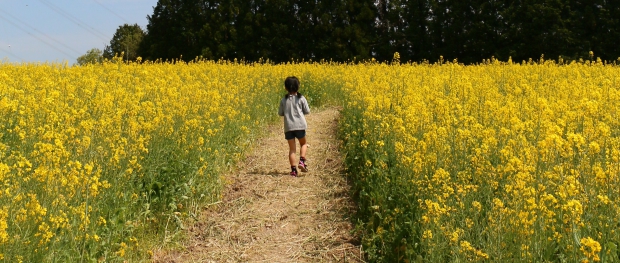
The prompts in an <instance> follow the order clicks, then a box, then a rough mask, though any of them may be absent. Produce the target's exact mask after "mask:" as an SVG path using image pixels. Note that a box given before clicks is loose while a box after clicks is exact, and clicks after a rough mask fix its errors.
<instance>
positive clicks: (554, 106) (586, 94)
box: [341, 57, 620, 262]
mask: <svg viewBox="0 0 620 263" xmlns="http://www.w3.org/2000/svg"><path fill="white" fill-rule="evenodd" d="M396 59H397V57H396ZM349 70H350V73H349V74H345V75H343V76H342V78H343V80H344V83H345V84H344V85H345V86H344V87H343V91H342V92H343V94H346V97H347V100H346V102H345V105H344V107H345V108H344V116H345V117H344V118H343V119H342V125H341V132H342V134H341V136H342V137H343V139H344V141H345V144H344V147H345V149H346V153H347V164H348V168H349V172H350V174H351V175H352V176H353V178H354V182H355V183H354V184H355V191H356V194H357V195H358V196H359V197H358V202H359V205H360V209H361V211H360V214H361V217H362V220H363V221H364V225H363V226H364V229H365V230H364V231H365V232H364V233H365V236H364V247H365V250H366V252H367V255H368V257H369V260H371V261H375V260H376V261H385V262H396V261H403V260H408V261H409V262H411V261H415V260H423V261H424V262H452V261H493V262H510V261H524V262H598V261H603V260H604V261H612V262H618V260H619V251H618V245H620V233H619V232H618V231H620V207H619V205H620V178H619V177H620V119H619V117H620V116H619V115H620V67H617V66H615V65H609V64H604V63H602V62H601V61H600V60H599V61H593V62H590V61H586V62H583V63H579V62H573V63H563V64H562V65H558V64H557V63H555V62H553V61H547V62H546V61H544V60H541V61H539V62H537V63H533V62H531V61H530V62H529V63H527V62H525V63H512V62H511V61H509V62H507V63H502V62H499V61H496V60H489V61H485V63H482V64H479V65H472V66H463V65H459V64H458V63H436V64H428V63H423V64H398V63H394V64H392V65H387V64H376V63H375V64H372V63H371V64H366V65H357V66H352V67H350V68H349Z"/></svg>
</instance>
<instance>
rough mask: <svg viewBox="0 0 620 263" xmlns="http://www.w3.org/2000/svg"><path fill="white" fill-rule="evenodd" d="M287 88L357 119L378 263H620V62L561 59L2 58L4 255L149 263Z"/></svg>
mask: <svg viewBox="0 0 620 263" xmlns="http://www.w3.org/2000/svg"><path fill="white" fill-rule="evenodd" d="M290 75H296V76H298V77H299V78H300V80H301V82H302V88H301V91H302V93H303V94H304V95H305V96H306V97H307V98H308V100H309V101H310V103H311V106H314V107H316V106H320V105H324V104H332V105H334V104H336V105H339V106H341V107H342V113H343V115H342V117H341V121H340V137H341V138H342V141H343V147H342V151H343V156H344V157H345V162H346V170H347V174H348V176H350V178H351V179H352V187H353V189H352V191H353V194H354V198H355V201H356V202H357V204H358V206H359V212H358V213H357V214H356V215H355V218H356V223H357V225H358V229H359V233H360V235H361V238H362V244H363V249H364V251H365V252H366V256H367V259H368V260H369V261H373V262H375V261H378V262H396V261H405V262H414V261H416V262H458V261H484V262H487V261H491V262H506V261H508V262H509V261H531V262H543V261H553V262H597V261H605V262H616V261H620V260H619V251H620V250H619V248H618V246H619V245H620V233H618V231H619V230H620V207H619V205H620V190H619V189H620V187H619V185H620V182H619V178H618V177H619V176H620V120H619V118H618V117H619V116H618V115H619V114H620V68H619V67H617V66H612V65H604V64H602V63H590V62H586V63H572V64H565V65H557V64H555V63H554V62H552V61H551V62H539V63H511V62H508V63H501V62H498V61H488V62H487V63H484V64H480V65H475V66H463V65H459V64H455V63H443V64H426V63H423V64H400V63H393V64H380V63H374V62H368V63H360V64H338V63H292V64H282V65H272V64H268V63H261V64H240V63H231V62H212V61H199V62H193V63H189V64H186V63H141V64H129V65H127V64H123V63H120V61H116V62H112V63H104V64H103V65H89V66H83V67H69V66H66V65H62V64H21V65H17V64H6V63H5V64H0V118H1V120H2V122H1V124H0V125H1V127H0V260H5V261H7V262H19V261H23V262H69V261H81V260H85V261H97V260H99V261H107V262H122V261H125V260H127V261H132V262H135V261H148V258H149V253H150V251H149V248H150V247H152V246H156V245H160V244H161V243H164V242H166V241H168V240H171V239H174V238H175V237H176V236H177V235H178V233H180V232H181V231H180V230H181V228H182V224H183V221H184V220H186V219H187V218H189V217H192V216H195V215H196V213H197V209H198V208H199V207H200V204H204V203H209V202H215V201H217V200H219V199H220V198H221V196H220V190H221V187H222V183H223V182H221V179H220V174H221V172H222V171H223V170H225V169H227V167H228V166H229V165H230V164H232V163H234V162H235V161H238V160H239V158H240V157H241V156H242V154H243V151H244V150H245V149H246V148H247V146H248V145H251V144H250V141H251V140H252V138H255V137H260V136H261V134H258V133H257V132H256V131H260V129H259V128H258V127H261V126H263V125H266V124H270V123H274V122H277V121H278V120H279V119H278V117H277V115H276V112H277V104H278V102H279V99H280V98H281V96H282V95H283V94H284V91H283V87H282V82H283V80H284V78H285V77H286V76H290ZM285 147H286V146H285V145H284V144H283V148H285ZM283 151H285V149H284V150H283ZM309 154H310V155H311V154H312V153H311V152H310V153H309ZM285 162H286V160H283V165H285V166H286V163H285Z"/></svg>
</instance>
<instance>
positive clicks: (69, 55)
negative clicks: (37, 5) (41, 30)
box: [0, 15, 76, 59]
mask: <svg viewBox="0 0 620 263" xmlns="http://www.w3.org/2000/svg"><path fill="white" fill-rule="evenodd" d="M0 19H2V20H4V21H6V22H8V23H9V24H11V25H14V26H15V27H17V28H18V29H19V30H22V31H24V32H25V33H27V34H28V35H31V36H32V37H34V38H36V39H38V40H39V41H41V42H43V43H44V44H46V45H48V46H49V47H51V48H53V49H55V50H56V51H58V52H60V53H63V54H65V55H66V56H68V57H70V58H72V59H76V57H75V56H73V55H71V54H68V53H67V52H65V51H64V50H62V49H59V48H58V47H56V46H55V45H52V44H50V43H49V42H47V41H45V40H44V39H42V38H40V37H38V36H37V35H35V34H32V33H30V32H29V31H28V30H26V29H24V28H23V27H21V26H20V25H18V24H16V23H14V22H13V21H11V20H10V19H7V18H5V17H4V16H2V15H0Z"/></svg>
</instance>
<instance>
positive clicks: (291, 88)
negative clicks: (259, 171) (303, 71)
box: [278, 76, 310, 176]
mask: <svg viewBox="0 0 620 263" xmlns="http://www.w3.org/2000/svg"><path fill="white" fill-rule="evenodd" d="M284 88H285V89H286V91H287V92H288V94H286V96H284V98H282V100H281V101H280V107H279V108H278V115H280V116H284V138H285V139H286V140H287V141H288V149H289V151H288V160H289V162H290V163H291V175H292V176H297V175H298V173H297V167H299V169H300V170H301V171H302V172H307V171H308V164H307V163H306V150H307V149H308V144H306V129H307V128H308V124H307V123H306V118H305V117H304V115H306V114H310V107H309V106H308V101H307V100H306V98H305V97H304V96H303V95H301V93H299V79H297V78H296V77H294V76H293V77H288V78H286V80H284ZM295 138H297V140H299V146H300V148H301V149H300V151H299V156H300V157H299V163H297V166H296V165H295V161H296V159H297V158H296V156H295V153H296V152H297V149H296V143H295Z"/></svg>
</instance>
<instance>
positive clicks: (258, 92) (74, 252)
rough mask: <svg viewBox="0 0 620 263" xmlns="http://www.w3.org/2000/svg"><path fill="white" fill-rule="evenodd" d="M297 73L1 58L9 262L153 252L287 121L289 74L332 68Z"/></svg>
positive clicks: (1, 169) (1, 254)
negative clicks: (268, 130) (225, 172)
mask: <svg viewBox="0 0 620 263" xmlns="http://www.w3.org/2000/svg"><path fill="white" fill-rule="evenodd" d="M308 67H312V66H308ZM295 70H296V69H293V70H291V69H290V68H287V66H285V65H282V66H278V65H272V64H269V63H263V64H260V65H258V64H257V65H252V64H242V63H233V62H225V61H224V62H213V61H196V62H192V63H189V64H187V63H181V62H169V63H149V62H145V63H132V64H124V63H122V62H121V61H120V60H118V59H117V60H115V61H111V62H107V63H104V64H99V65H88V66H82V67H77V66H74V67H71V66H67V65H65V64H9V63H4V64H0V119H1V120H2V122H1V123H0V125H1V126H0V260H2V259H4V260H6V261H7V262H20V261H23V262H51V261H59V262H77V261H80V259H91V260H104V261H124V260H130V261H136V260H148V246H149V244H156V243H157V242H161V241H162V240H163V241H164V242H165V241H166V240H167V239H168V238H169V236H174V235H175V234H176V233H177V232H178V230H179V229H180V227H181V226H182V221H183V219H184V218H187V217H189V216H192V215H193V216H196V213H197V211H192V209H191V208H190V207H193V208H196V207H197V206H196V204H197V203H199V202H203V203H204V202H212V201H217V200H219V198H220V196H219V195H220V190H221V189H220V186H221V182H220V178H219V174H220V171H221V170H222V169H225V168H226V167H227V166H229V165H230V164H232V163H233V162H234V161H236V160H237V159H238V158H239V157H240V154H241V153H242V151H243V150H244V149H245V147H246V146H247V145H248V143H249V142H250V139H251V138H252V137H256V136H260V135H261V134H260V131H261V129H260V127H261V126H263V125H265V124H269V123H272V122H273V121H275V120H277V114H276V113H277V103H278V102H279V99H280V96H281V95H283V94H284V93H285V91H284V88H283V84H282V83H283V81H284V78H285V77H286V76H287V75H292V74H298V75H299V76H300V77H302V78H303V77H304V76H307V77H308V78H309V77H310V76H312V74H321V71H320V70H318V71H314V73H306V74H302V72H300V71H295ZM309 83H311V81H310V82H309ZM315 86H320V85H315ZM315 90H316V89H315ZM312 97H313V98H314V102H317V101H320V100H321V97H322V96H321V94H319V93H316V94H314V95H313V96H312ZM150 239H153V240H150Z"/></svg>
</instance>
